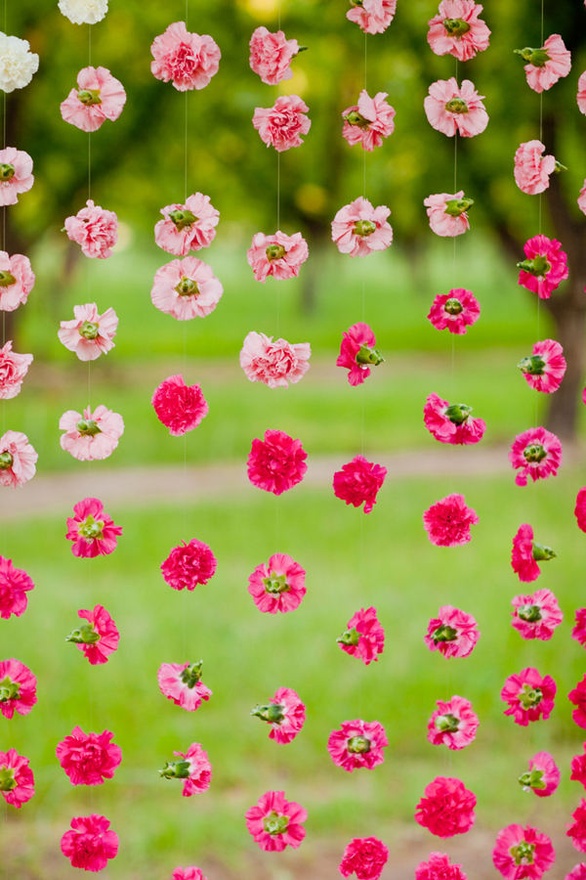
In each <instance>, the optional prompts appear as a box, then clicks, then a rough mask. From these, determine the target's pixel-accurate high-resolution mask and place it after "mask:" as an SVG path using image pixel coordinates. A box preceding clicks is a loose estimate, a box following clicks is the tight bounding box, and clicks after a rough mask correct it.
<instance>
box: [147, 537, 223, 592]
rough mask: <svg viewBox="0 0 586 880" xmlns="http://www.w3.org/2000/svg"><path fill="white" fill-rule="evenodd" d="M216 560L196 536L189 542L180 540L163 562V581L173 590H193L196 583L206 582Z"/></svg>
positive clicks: (214, 569)
mask: <svg viewBox="0 0 586 880" xmlns="http://www.w3.org/2000/svg"><path fill="white" fill-rule="evenodd" d="M216 566H217V560H216V557H215V556H214V554H213V553H212V551H211V549H210V547H208V545H207V544H204V542H203V541H198V540H197V538H192V539H191V541H190V542H189V544H186V543H185V541H182V542H181V544H179V545H178V546H177V547H173V549H172V550H171V552H170V553H169V555H168V556H167V558H166V559H165V561H164V562H162V563H161V572H162V573H163V578H164V579H165V582H166V583H167V584H169V586H170V587H172V588H173V589H174V590H185V589H187V590H189V591H190V592H191V591H192V590H195V588H196V587H197V586H198V584H207V582H208V581H209V580H210V579H211V578H212V577H213V576H214V574H215V573H216Z"/></svg>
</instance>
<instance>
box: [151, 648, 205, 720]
mask: <svg viewBox="0 0 586 880" xmlns="http://www.w3.org/2000/svg"><path fill="white" fill-rule="evenodd" d="M201 668H202V661H201V660H200V661H199V662H198V663H161V665H160V666H159V671H158V673H157V681H158V682H159V690H160V691H161V693H162V694H163V696H165V697H167V699H168V700H172V701H173V702H174V703H175V705H176V706H181V708H182V709H185V710H186V711H187V712H195V710H196V709H198V708H199V707H200V706H201V704H202V702H203V701H204V700H209V698H210V697H211V695H212V692H211V690H210V689H209V687H206V685H205V684H204V683H203V681H202V680H201V675H202V672H201Z"/></svg>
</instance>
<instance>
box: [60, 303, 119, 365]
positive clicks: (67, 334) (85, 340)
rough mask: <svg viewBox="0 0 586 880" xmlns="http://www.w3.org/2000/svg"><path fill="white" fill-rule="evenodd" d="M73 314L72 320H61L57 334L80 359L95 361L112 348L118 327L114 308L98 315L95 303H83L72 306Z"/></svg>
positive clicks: (66, 346)
mask: <svg viewBox="0 0 586 880" xmlns="http://www.w3.org/2000/svg"><path fill="white" fill-rule="evenodd" d="M73 314H74V316H75V317H74V318H73V320H72V321H61V324H60V325H59V330H58V331H57V336H58V337H59V340H60V342H62V343H63V345H64V346H65V348H67V349H69V351H74V352H75V354H76V355H77V357H78V358H79V360H80V361H95V360H96V358H99V356H100V355H101V354H107V353H108V352H109V351H110V350H111V349H112V348H114V337H115V336H116V330H117V329H118V315H117V314H116V312H115V311H114V309H112V308H110V309H106V311H105V312H104V313H103V314H102V315H100V314H99V313H98V307H97V305H96V304H95V303H85V305H81V306H73Z"/></svg>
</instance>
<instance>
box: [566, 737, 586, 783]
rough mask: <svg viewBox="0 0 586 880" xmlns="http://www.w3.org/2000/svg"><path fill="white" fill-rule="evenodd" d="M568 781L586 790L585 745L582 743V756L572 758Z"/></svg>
mask: <svg viewBox="0 0 586 880" xmlns="http://www.w3.org/2000/svg"><path fill="white" fill-rule="evenodd" d="M570 779H571V780H572V781H573V782H579V783H580V785H582V786H583V787H584V788H586V743H582V754H581V755H574V757H573V758H572V763H571V774H570Z"/></svg>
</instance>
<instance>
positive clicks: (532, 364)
mask: <svg viewBox="0 0 586 880" xmlns="http://www.w3.org/2000/svg"><path fill="white" fill-rule="evenodd" d="M517 366H518V368H519V369H520V370H521V372H522V373H526V374H527V375H529V376H543V374H544V372H545V361H544V360H543V358H542V357H540V355H538V354H531V355H527V357H524V358H521V360H520V361H519V363H518V364H517Z"/></svg>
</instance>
